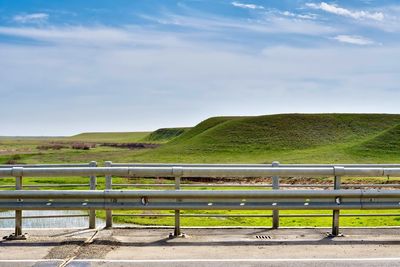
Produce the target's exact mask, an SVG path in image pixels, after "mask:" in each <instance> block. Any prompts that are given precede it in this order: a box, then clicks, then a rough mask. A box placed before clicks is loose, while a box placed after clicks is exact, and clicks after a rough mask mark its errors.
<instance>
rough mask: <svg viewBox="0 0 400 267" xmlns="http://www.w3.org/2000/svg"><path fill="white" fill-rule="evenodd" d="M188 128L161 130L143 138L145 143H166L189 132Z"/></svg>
mask: <svg viewBox="0 0 400 267" xmlns="http://www.w3.org/2000/svg"><path fill="white" fill-rule="evenodd" d="M189 130H190V128H161V129H158V130H156V131H154V132H152V133H151V134H149V135H147V136H146V137H145V138H143V141H145V142H155V143H166V142H168V141H171V140H173V139H175V138H176V137H178V136H180V135H182V134H183V133H185V132H187V131H189Z"/></svg>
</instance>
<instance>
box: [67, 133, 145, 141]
mask: <svg viewBox="0 0 400 267" xmlns="http://www.w3.org/2000/svg"><path fill="white" fill-rule="evenodd" d="M150 133H151V132H104V133H81V134H77V135H74V136H71V137H67V138H65V140H67V141H83V142H115V143H129V142H139V141H141V140H142V139H143V138H145V137H146V136H147V135H149V134H150Z"/></svg>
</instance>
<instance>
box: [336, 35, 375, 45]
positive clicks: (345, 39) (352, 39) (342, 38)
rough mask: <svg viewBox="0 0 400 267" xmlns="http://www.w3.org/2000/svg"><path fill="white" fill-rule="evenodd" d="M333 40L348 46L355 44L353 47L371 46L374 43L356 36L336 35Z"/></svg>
mask: <svg viewBox="0 0 400 267" xmlns="http://www.w3.org/2000/svg"><path fill="white" fill-rule="evenodd" d="M333 39H335V40H337V41H339V42H342V43H348V44H355V45H372V44H374V42H373V41H372V40H370V39H367V38H365V37H362V36H358V35H338V36H336V37H334V38H333Z"/></svg>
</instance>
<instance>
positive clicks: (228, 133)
mask: <svg viewBox="0 0 400 267" xmlns="http://www.w3.org/2000/svg"><path fill="white" fill-rule="evenodd" d="M399 124H400V115H390V114H280V115H267V116H254V117H214V118H210V119H207V120H205V121H203V122H201V123H200V124H198V125H197V126H195V127H193V128H192V129H190V130H188V131H187V132H185V133H184V134H182V135H180V136H179V137H177V138H175V139H174V140H172V141H171V142H169V143H167V144H166V145H164V146H163V147H161V148H159V149H155V150H154V151H151V152H149V153H148V156H149V157H147V155H143V156H144V157H143V160H148V159H149V158H152V159H153V160H154V159H158V160H159V161H200V162H206V161H209V162H211V161H217V162H222V161H225V162H234V161H237V162H240V161H246V162H264V161H261V159H265V162H268V161H269V160H270V159H273V160H283V161H291V162H297V161H300V160H298V159H302V160H301V161H303V162H306V161H307V162H314V161H315V162H320V161H321V160H322V161H336V160H337V161H354V160H357V161H363V160H360V157H361V156H362V155H361V154H360V153H359V152H360V151H362V149H364V150H365V149H370V150H373V149H374V150H373V151H374V153H383V152H384V151H386V150H387V149H389V148H388V146H389V147H390V149H392V150H393V151H396V150H397V151H399V150H398V149H397V146H398V145H400V143H399V142H400V140H399V138H398V135H399V133H400V128H399V127H400V126H398V125H399ZM395 138H397V139H395ZM387 139H390V140H391V142H387ZM394 140H397V141H394ZM383 144H385V146H384V145H383ZM374 147H375V148H376V149H375V148H374ZM378 148H379V149H378ZM399 153H400V151H399ZM378 156H379V157H380V155H378ZM383 156H384V155H383ZM326 159H328V160H326Z"/></svg>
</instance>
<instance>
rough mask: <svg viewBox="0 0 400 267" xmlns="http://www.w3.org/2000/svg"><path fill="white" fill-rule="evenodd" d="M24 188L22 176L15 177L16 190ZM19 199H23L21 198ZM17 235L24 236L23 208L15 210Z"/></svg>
mask: <svg viewBox="0 0 400 267" xmlns="http://www.w3.org/2000/svg"><path fill="white" fill-rule="evenodd" d="M21 189H22V176H18V177H15V190H21ZM18 201H21V200H20V199H19V200H18ZM14 235H15V237H18V236H22V210H16V211H15V233H14Z"/></svg>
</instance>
